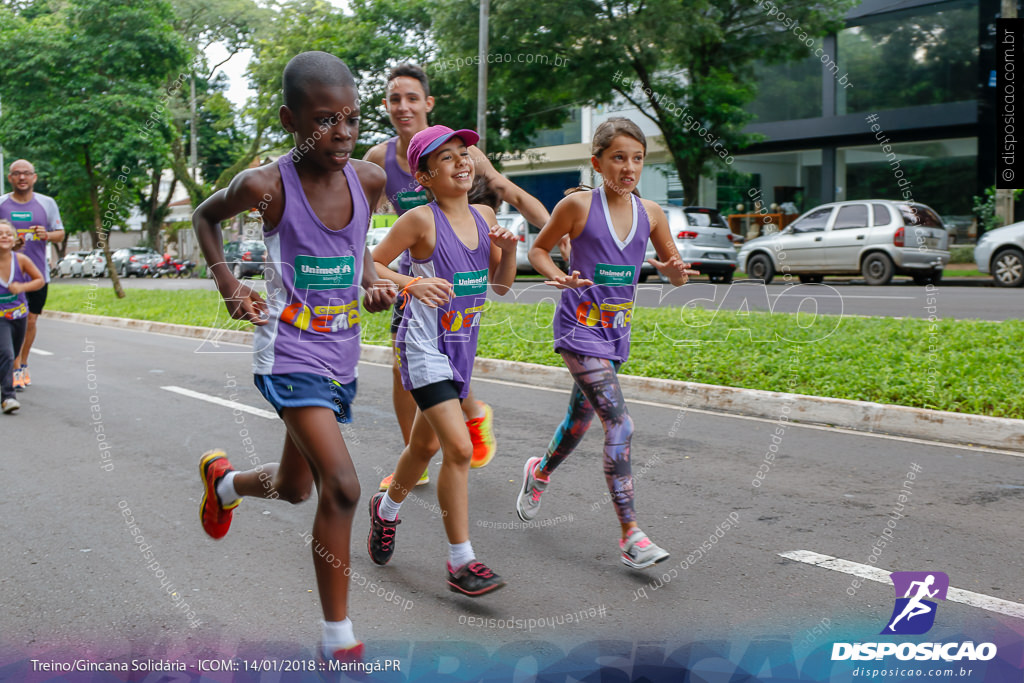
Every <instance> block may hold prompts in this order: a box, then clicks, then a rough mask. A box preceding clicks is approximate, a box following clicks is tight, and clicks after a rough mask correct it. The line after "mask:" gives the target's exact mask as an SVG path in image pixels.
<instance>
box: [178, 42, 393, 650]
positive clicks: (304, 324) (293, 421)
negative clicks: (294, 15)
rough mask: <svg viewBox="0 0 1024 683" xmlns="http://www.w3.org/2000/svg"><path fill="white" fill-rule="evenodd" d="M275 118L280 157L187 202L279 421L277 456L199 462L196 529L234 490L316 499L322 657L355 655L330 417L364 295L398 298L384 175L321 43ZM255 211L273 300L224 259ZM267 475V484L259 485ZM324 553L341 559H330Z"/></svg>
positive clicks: (347, 531) (341, 72) (342, 488)
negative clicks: (356, 154) (362, 140)
mask: <svg viewBox="0 0 1024 683" xmlns="http://www.w3.org/2000/svg"><path fill="white" fill-rule="evenodd" d="M282 80H283V87H284V106H282V107H281V110H280V118H281V124H282V125H283V126H284V128H285V130H287V131H288V132H289V133H292V135H293V137H294V140H295V148H294V149H292V150H291V151H290V152H289V153H288V154H285V155H284V156H282V157H281V158H280V159H278V160H277V162H276V163H273V164H269V165H267V166H262V167H260V168H256V169H252V170H248V171H243V172H242V173H241V174H239V175H238V177H237V178H235V179H234V180H233V181H232V183H231V185H230V186H229V187H228V188H227V190H222V191H220V192H217V193H215V194H214V195H213V196H212V197H210V198H209V199H207V200H206V201H205V202H203V203H202V205H200V206H199V208H198V209H196V212H195V214H194V215H193V224H194V226H195V230H196V233H197V235H198V236H199V242H200V246H201V248H202V250H203V255H204V256H205V257H206V260H207V262H208V263H210V264H212V266H211V268H212V271H213V277H214V280H215V281H216V284H217V289H218V291H220V293H221V296H222V297H223V298H224V302H225V304H226V305H227V308H228V311H229V312H230V313H231V317H233V318H239V319H242V320H248V321H249V322H251V323H253V324H254V325H256V333H255V339H254V358H253V373H254V374H255V382H256V386H257V387H258V388H259V390H260V392H261V393H262V394H263V396H264V397H265V398H266V399H267V400H268V401H269V402H270V403H271V405H273V406H274V408H275V409H276V410H277V413H278V415H280V416H281V419H282V420H283V421H284V424H285V428H286V430H287V431H286V434H285V441H284V451H283V453H282V454H281V462H280V463H278V464H272V465H265V466H263V468H262V472H257V471H256V470H250V471H248V472H237V471H235V470H234V468H232V467H231V465H230V463H229V462H228V460H227V457H226V455H225V454H224V452H223V451H219V450H215V451H210V452H208V453H206V454H204V455H203V457H202V459H201V460H200V462H199V473H200V476H201V477H202V480H203V491H204V492H203V501H202V503H201V505H200V511H199V514H200V519H201V521H202V524H203V529H204V530H205V531H206V533H207V534H209V535H210V536H211V537H213V538H221V537H223V536H224V534H226V533H227V531H228V527H229V526H230V524H231V516H232V510H233V509H234V508H235V507H236V506H237V505H238V504H239V502H241V498H242V497H243V496H257V497H262V498H282V499H284V500H286V501H288V502H290V503H300V502H302V501H304V500H306V499H307V498H308V497H309V495H310V492H311V489H312V486H313V484H314V483H315V484H316V486H317V491H318V494H319V500H318V503H317V509H316V518H315V519H314V521H313V536H314V537H315V538H316V540H317V542H318V544H319V546H320V547H321V548H322V549H323V552H322V553H317V552H314V553H313V565H314V568H315V570H316V578H317V587H318V589H319V593H320V602H321V606H322V608H323V613H324V623H323V640H322V644H321V649H322V655H323V656H324V657H325V658H331V657H334V658H335V659H341V660H350V659H359V658H361V657H362V650H363V646H362V643H360V642H359V641H358V640H357V639H356V638H355V636H354V634H353V631H352V622H351V621H350V620H349V618H348V566H349V539H350V535H351V532H352V516H353V514H354V512H355V506H356V503H357V502H358V500H359V481H358V479H357V478H356V472H355V469H354V467H353V465H352V460H351V458H350V456H349V452H348V448H347V447H346V445H345V440H344V439H343V438H342V436H341V433H340V431H339V429H338V426H337V424H336V422H348V421H349V420H350V418H349V414H350V413H349V404H350V403H351V402H352V400H353V398H354V397H355V391H356V362H357V361H358V359H359V336H360V328H359V293H360V291H362V292H363V304H364V306H365V307H366V309H367V310H368V311H371V312H377V311H382V310H386V309H387V307H388V306H389V305H390V304H391V303H392V301H393V300H394V289H393V287H392V286H391V284H390V283H388V282H386V281H380V280H377V279H376V273H375V271H374V268H373V262H372V260H371V259H370V256H369V251H368V250H367V249H366V232H367V228H368V225H369V220H370V207H371V206H375V205H376V203H377V201H378V200H379V198H380V195H381V193H382V192H383V189H384V172H383V171H382V170H381V169H380V168H378V167H377V166H375V165H373V164H370V163H366V162H363V161H352V160H350V158H349V155H350V154H351V153H352V149H353V147H354V145H355V142H356V138H357V137H358V135H359V100H358V95H357V92H356V86H355V81H354V80H353V78H352V74H351V72H350V71H349V69H348V67H347V66H346V65H345V64H344V62H342V61H341V60H340V59H338V58H337V57H334V56H333V55H330V54H327V53H325V52H304V53H302V54H300V55H297V56H296V57H294V58H293V59H292V60H291V61H290V62H288V65H287V66H286V67H285V70H284V76H283V79H282ZM253 206H259V207H260V210H261V212H262V215H263V234H264V240H265V242H266V243H267V251H268V253H269V254H270V255H271V256H272V258H270V259H268V278H267V291H268V292H271V295H270V301H269V302H267V301H264V300H263V298H262V297H261V296H260V295H259V294H258V293H256V292H255V291H253V290H252V289H250V288H249V287H248V286H246V285H242V284H241V283H239V282H238V280H236V279H235V277H234V276H233V275H232V274H231V272H230V269H229V268H228V266H227V265H226V264H225V263H224V251H223V247H222V239H221V232H220V222H221V221H222V220H226V219H228V218H231V217H233V216H235V215H236V214H238V213H241V212H242V211H246V210H248V209H249V208H250V207H253ZM267 474H269V475H270V477H271V479H270V480H267ZM330 556H333V558H336V559H337V561H336V562H335V561H333V558H332V561H331V562H328V561H327V559H325V558H326V557H330Z"/></svg>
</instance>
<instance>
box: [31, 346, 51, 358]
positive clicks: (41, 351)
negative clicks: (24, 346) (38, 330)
mask: <svg viewBox="0 0 1024 683" xmlns="http://www.w3.org/2000/svg"><path fill="white" fill-rule="evenodd" d="M33 353H38V354H39V355H40V356H52V355H53V352H52V351H43V350H42V349H37V348H35V347H32V350H31V351H29V354H30V355H31V354H33Z"/></svg>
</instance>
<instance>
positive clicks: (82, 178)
mask: <svg viewBox="0 0 1024 683" xmlns="http://www.w3.org/2000/svg"><path fill="white" fill-rule="evenodd" d="M54 7H55V8H56V9H54V10H53V11H50V12H44V13H40V14H38V15H35V16H34V17H32V18H26V17H23V16H17V15H13V13H11V14H9V16H5V17H3V18H4V19H5V22H4V23H5V29H4V34H3V40H2V41H0V62H2V63H3V64H4V69H3V70H0V79H2V80H0V97H2V98H3V102H4V113H3V118H2V119H0V139H2V140H3V141H4V146H5V147H6V148H8V149H11V148H17V149H19V150H25V151H26V152H30V154H26V156H32V157H33V158H39V159H46V163H47V165H48V166H49V167H50V168H51V169H60V170H59V173H56V174H54V175H53V176H52V177H51V181H52V182H53V183H54V184H55V185H57V186H58V188H59V189H60V190H61V192H60V194H59V197H58V198H59V200H60V202H61V204H62V205H63V206H64V207H69V200H70V202H71V203H72V204H74V205H75V206H74V208H73V209H72V211H73V212H74V214H75V215H88V216H89V220H90V224H91V230H92V231H94V235H95V236H96V238H97V239H98V240H99V242H100V243H101V244H102V246H103V249H104V251H105V252H106V255H107V263H108V264H110V263H111V261H110V249H109V245H108V243H107V239H106V237H107V236H108V234H109V232H110V230H111V228H113V227H114V226H117V225H119V224H121V223H122V222H123V221H124V219H125V217H126V215H127V213H128V208H129V206H130V203H131V201H132V199H133V198H134V196H135V190H136V188H137V187H138V185H139V184H141V183H145V182H146V179H147V176H148V173H147V170H148V168H147V161H148V159H147V156H148V154H147V152H148V150H149V149H150V147H151V141H149V140H147V136H146V134H145V128H144V127H143V126H144V123H145V121H146V120H147V119H149V118H150V117H151V116H153V115H154V113H158V112H160V111H162V110H163V108H164V107H165V106H166V100H165V101H161V99H160V96H159V95H160V86H161V85H162V84H163V83H164V82H165V81H166V79H167V78H168V75H169V74H172V73H177V72H178V71H179V70H180V69H181V68H183V67H184V65H185V64H186V62H187V51H186V49H185V45H184V44H183V42H182V41H181V39H180V38H179V37H178V36H177V35H176V34H175V33H174V30H173V28H172V26H171V19H172V14H171V9H170V6H169V5H168V4H167V3H166V2H164V1H163V0H69V2H67V3H60V4H58V3H54ZM8 19H9V20H10V23H9V24H8V22H7V20H8ZM12 143H13V144H12ZM83 205H84V206H87V207H88V208H87V209H86V208H83ZM65 210H67V208H66V209H65ZM108 267H109V265H108ZM110 274H111V279H112V282H113V286H114V290H115V292H116V293H117V295H118V296H119V297H123V296H124V291H123V290H122V289H121V285H120V281H119V279H118V278H117V273H115V272H114V271H113V268H112V267H110Z"/></svg>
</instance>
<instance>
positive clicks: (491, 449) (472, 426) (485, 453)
mask: <svg viewBox="0 0 1024 683" xmlns="http://www.w3.org/2000/svg"><path fill="white" fill-rule="evenodd" d="M477 403H479V404H480V407H481V408H482V409H483V411H484V415H483V417H475V418H473V419H472V420H467V421H466V426H467V427H468V428H469V438H470V439H472V441H473V457H472V459H470V461H469V466H470V467H472V468H473V469H477V468H479V467H484V466H485V465H487V463H489V462H490V461H491V460H492V459H493V458H494V454H495V453H497V451H498V444H497V443H496V442H495V441H494V419H493V418H494V411H493V410H491V407H490V406H489V405H487V404H486V403H484V402H483V401H477Z"/></svg>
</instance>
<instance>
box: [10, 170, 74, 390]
mask: <svg viewBox="0 0 1024 683" xmlns="http://www.w3.org/2000/svg"><path fill="white" fill-rule="evenodd" d="M36 178H37V176H36V169H35V168H34V167H33V166H32V164H31V163H29V162H28V161H26V160H24V159H18V160H17V161H15V162H14V163H13V164H11V168H10V172H9V173H8V174H7V179H8V180H9V181H10V183H11V188H12V189H13V191H12V192H9V193H7V194H5V195H3V196H2V197H0V218H6V219H7V220H9V221H10V222H11V223H12V224H13V225H14V229H15V230H16V231H17V233H18V243H19V244H21V245H22V246H21V247H19V249H20V251H21V253H23V254H25V256H28V257H29V258H30V259H32V263H34V264H35V266H36V268H38V269H39V272H41V273H42V274H43V277H44V278H45V279H46V284H45V285H43V288H42V289H40V290H38V291H35V292H28V293H27V295H26V296H27V297H28V327H27V328H26V329H25V341H24V343H23V344H22V345H21V353H20V354H19V355H18V357H17V358H15V359H14V387H15V389H18V390H21V389H24V388H25V387H27V386H28V385H30V384H31V383H32V380H31V377H30V376H29V374H28V352H29V351H30V350H32V342H34V341H35V338H36V319H38V318H39V314H40V313H42V312H43V306H44V305H45V304H46V289H47V287H48V286H49V284H50V268H49V264H47V262H46V244H47V242H61V241H62V240H63V239H64V224H63V223H62V222H61V220H60V211H59V210H58V209H57V202H55V201H53V199H52V198H51V197H47V196H46V195H43V194H39V193H38V192H33V190H32V188H34V187H35V184H36Z"/></svg>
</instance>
